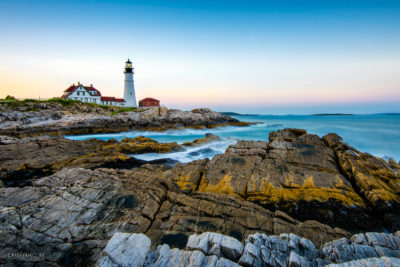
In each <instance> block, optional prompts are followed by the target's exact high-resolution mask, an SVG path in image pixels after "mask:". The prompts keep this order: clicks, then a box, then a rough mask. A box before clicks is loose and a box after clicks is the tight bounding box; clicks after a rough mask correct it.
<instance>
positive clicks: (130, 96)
mask: <svg viewBox="0 0 400 267" xmlns="http://www.w3.org/2000/svg"><path fill="white" fill-rule="evenodd" d="M124 74H125V84H124V100H125V102H126V104H125V106H126V107H137V105H136V95H135V85H134V84H133V67H132V62H131V61H130V60H129V59H128V61H127V62H125V72H124Z"/></svg>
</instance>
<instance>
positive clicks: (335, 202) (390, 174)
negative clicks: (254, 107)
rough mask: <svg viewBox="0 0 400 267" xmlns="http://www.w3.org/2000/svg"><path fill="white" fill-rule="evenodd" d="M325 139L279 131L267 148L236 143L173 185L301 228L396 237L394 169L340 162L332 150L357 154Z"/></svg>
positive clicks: (380, 163)
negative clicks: (286, 218)
mask: <svg viewBox="0 0 400 267" xmlns="http://www.w3.org/2000/svg"><path fill="white" fill-rule="evenodd" d="M331 136H332V135H327V136H325V137H324V138H323V139H321V138H319V137H318V136H316V135H310V134H306V132H305V131H304V130H297V129H285V130H278V131H276V132H272V133H271V134H270V136H269V142H268V143H267V142H261V141H239V142H238V143H237V144H236V145H232V146H230V147H229V148H228V149H227V151H226V153H225V154H220V155H216V156H215V157H214V158H213V159H212V160H210V161H209V162H207V163H206V164H205V166H204V168H200V169H197V170H196V171H195V173H197V174H196V175H194V174H193V171H191V172H190V175H186V174H185V173H187V171H186V172H185V171H183V175H175V176H174V178H173V179H174V181H175V182H177V184H178V185H180V186H181V188H182V189H183V190H192V191H197V192H214V193H219V194H228V195H232V196H236V197H238V198H241V199H245V200H248V201H251V202H254V203H257V204H259V205H261V206H263V207H265V208H267V209H269V210H272V211H274V210H284V211H285V212H287V213H288V214H290V215H291V216H293V217H295V218H298V219H300V220H306V219H314V220H318V221H321V222H324V223H327V224H329V225H331V226H339V227H342V228H345V229H359V230H371V229H378V228H379V225H382V224H381V223H382V222H383V221H385V222H386V224H385V226H386V227H389V228H390V229H394V230H395V229H398V220H396V218H398V217H397V216H398V214H399V212H398V210H399V209H397V208H393V207H398V206H397V205H398V204H399V203H400V199H399V194H400V191H399V190H398V188H399V185H400V176H399V173H398V172H397V171H396V170H397V169H396V168H399V165H398V164H396V163H394V162H391V163H387V162H385V161H384V160H381V159H378V158H375V157H373V156H371V155H369V154H363V156H362V157H358V158H357V160H358V161H357V162H356V161H354V162H353V163H352V164H353V165H349V164H351V163H349V162H350V160H352V158H353V157H355V156H354V155H352V154H350V155H347V154H348V152H347V154H346V153H344V156H341V154H340V153H341V152H340V150H339V148H336V147H341V146H345V147H347V150H348V149H352V151H356V150H355V149H353V148H349V146H348V145H346V144H344V143H343V142H341V141H340V140H339V139H335V140H336V142H337V143H335V144H336V146H335V147H334V148H333V149H332V147H333V145H332V144H333V143H332V142H330V139H329V138H330V137H331ZM355 153H360V152H355ZM341 157H343V159H342V158H341ZM356 164H357V165H356ZM350 166H353V168H351V167H350ZM368 175H369V176H368ZM354 177H359V178H358V180H359V183H360V185H357V182H356V180H357V179H356V178H354ZM362 186H364V191H363V187H362ZM374 188H376V189H374ZM371 189H373V190H375V191H371ZM375 192H379V194H380V195H379V194H378V195H377V193H375Z"/></svg>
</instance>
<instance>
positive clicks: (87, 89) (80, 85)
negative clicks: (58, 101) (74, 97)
mask: <svg viewBox="0 0 400 267" xmlns="http://www.w3.org/2000/svg"><path fill="white" fill-rule="evenodd" d="M78 87H83V88H85V89H86V91H91V92H97V96H101V93H100V91H99V90H97V89H96V88H94V87H93V86H92V85H90V86H83V85H82V84H78V85H75V84H73V85H71V86H70V87H68V88H67V89H66V90H65V91H64V92H65V93H70V94H71V93H73V92H74V91H75V90H76V89H78ZM64 95H65V94H64ZM68 95H69V94H68ZM68 95H67V96H68Z"/></svg>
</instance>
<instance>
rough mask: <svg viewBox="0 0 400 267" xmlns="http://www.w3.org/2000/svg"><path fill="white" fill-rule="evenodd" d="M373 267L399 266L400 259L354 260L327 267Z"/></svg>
mask: <svg viewBox="0 0 400 267" xmlns="http://www.w3.org/2000/svg"><path fill="white" fill-rule="evenodd" d="M339 266H340V267H375V266H388V267H395V266H400V259H397V258H390V257H381V258H369V259H362V260H354V261H350V262H346V263H341V264H329V265H327V267H339Z"/></svg>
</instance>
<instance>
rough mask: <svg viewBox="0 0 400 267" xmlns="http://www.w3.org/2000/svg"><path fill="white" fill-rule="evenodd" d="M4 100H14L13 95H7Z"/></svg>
mask: <svg viewBox="0 0 400 267" xmlns="http://www.w3.org/2000/svg"><path fill="white" fill-rule="evenodd" d="M5 100H16V99H15V97H13V96H11V95H7V96H6V98H5Z"/></svg>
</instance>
